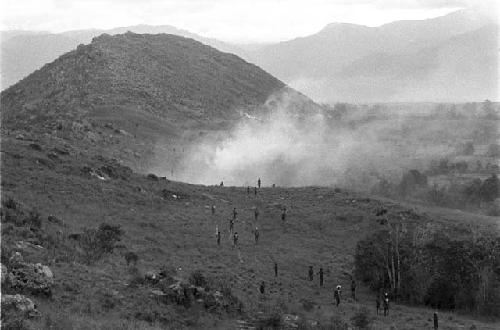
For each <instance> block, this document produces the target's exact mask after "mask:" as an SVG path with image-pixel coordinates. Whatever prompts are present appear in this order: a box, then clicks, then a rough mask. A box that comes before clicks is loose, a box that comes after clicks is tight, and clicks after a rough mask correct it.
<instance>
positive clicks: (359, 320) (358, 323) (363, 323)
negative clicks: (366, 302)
mask: <svg viewBox="0 0 500 330" xmlns="http://www.w3.org/2000/svg"><path fill="white" fill-rule="evenodd" d="M351 322H352V324H353V325H354V326H355V327H356V328H358V329H360V330H363V329H370V328H371V324H372V322H373V320H372V318H371V317H370V313H369V312H368V309H366V307H363V308H361V309H360V310H358V311H357V313H356V314H354V316H353V317H352V318H351Z"/></svg>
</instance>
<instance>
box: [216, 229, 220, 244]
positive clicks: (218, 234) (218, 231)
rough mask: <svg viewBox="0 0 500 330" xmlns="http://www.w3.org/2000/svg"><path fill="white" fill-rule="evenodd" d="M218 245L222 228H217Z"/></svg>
mask: <svg viewBox="0 0 500 330" xmlns="http://www.w3.org/2000/svg"><path fill="white" fill-rule="evenodd" d="M217 245H220V230H219V228H217Z"/></svg>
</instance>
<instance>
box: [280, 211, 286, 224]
mask: <svg viewBox="0 0 500 330" xmlns="http://www.w3.org/2000/svg"><path fill="white" fill-rule="evenodd" d="M285 221H286V207H284V208H283V210H282V211H281V222H283V223H284V222H285Z"/></svg>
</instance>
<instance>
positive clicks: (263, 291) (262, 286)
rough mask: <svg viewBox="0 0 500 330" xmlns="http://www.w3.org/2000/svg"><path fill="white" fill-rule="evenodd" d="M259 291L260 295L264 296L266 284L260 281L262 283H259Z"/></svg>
mask: <svg viewBox="0 0 500 330" xmlns="http://www.w3.org/2000/svg"><path fill="white" fill-rule="evenodd" d="M259 291H260V294H264V293H265V292H266V283H265V282H264V281H262V283H260V288H259Z"/></svg>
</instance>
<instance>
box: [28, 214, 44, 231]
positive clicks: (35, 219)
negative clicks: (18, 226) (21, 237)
mask: <svg viewBox="0 0 500 330" xmlns="http://www.w3.org/2000/svg"><path fill="white" fill-rule="evenodd" d="M24 222H25V223H26V224H27V225H28V226H29V227H30V228H35V229H41V228H42V218H41V217H40V213H38V212H37V211H35V210H33V211H30V213H29V215H28V217H27V218H26V219H25V221H24Z"/></svg>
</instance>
